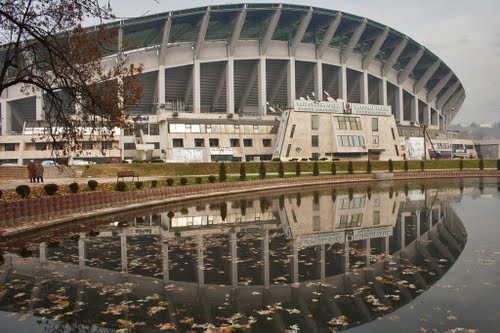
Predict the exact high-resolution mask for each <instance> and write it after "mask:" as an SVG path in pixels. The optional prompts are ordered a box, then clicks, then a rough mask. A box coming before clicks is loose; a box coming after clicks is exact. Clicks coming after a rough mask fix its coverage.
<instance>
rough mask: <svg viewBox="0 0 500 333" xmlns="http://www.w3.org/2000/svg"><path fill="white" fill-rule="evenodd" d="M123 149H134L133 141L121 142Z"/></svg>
mask: <svg viewBox="0 0 500 333" xmlns="http://www.w3.org/2000/svg"><path fill="white" fill-rule="evenodd" d="M123 149H125V150H135V143H133V142H126V143H124V144H123Z"/></svg>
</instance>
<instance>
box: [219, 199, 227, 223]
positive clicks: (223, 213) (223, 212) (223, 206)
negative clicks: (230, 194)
mask: <svg viewBox="0 0 500 333" xmlns="http://www.w3.org/2000/svg"><path fill="white" fill-rule="evenodd" d="M220 217H221V218H222V221H225V220H226V217H227V203H225V202H223V203H221V205H220Z"/></svg>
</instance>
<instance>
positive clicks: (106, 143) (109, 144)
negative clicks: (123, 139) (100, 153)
mask: <svg viewBox="0 0 500 333" xmlns="http://www.w3.org/2000/svg"><path fill="white" fill-rule="evenodd" d="M101 149H113V143H112V142H111V141H102V142H101Z"/></svg>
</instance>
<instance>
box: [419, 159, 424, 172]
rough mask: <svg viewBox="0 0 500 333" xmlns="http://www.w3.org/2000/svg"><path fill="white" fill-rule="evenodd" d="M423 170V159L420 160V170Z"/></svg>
mask: <svg viewBox="0 0 500 333" xmlns="http://www.w3.org/2000/svg"><path fill="white" fill-rule="evenodd" d="M424 170H425V161H424V160H421V161H420V171H424Z"/></svg>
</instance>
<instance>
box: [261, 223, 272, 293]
mask: <svg viewBox="0 0 500 333" xmlns="http://www.w3.org/2000/svg"><path fill="white" fill-rule="evenodd" d="M263 232H264V235H263V237H262V262H263V263H264V270H263V272H262V275H263V276H262V281H264V288H266V289H269V285H270V277H269V230H268V229H264V230H263Z"/></svg>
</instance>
